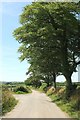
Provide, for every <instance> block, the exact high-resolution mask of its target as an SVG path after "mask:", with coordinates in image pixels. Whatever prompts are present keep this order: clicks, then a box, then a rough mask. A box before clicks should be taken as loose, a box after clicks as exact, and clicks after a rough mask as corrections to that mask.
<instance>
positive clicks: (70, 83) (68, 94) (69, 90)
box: [65, 74, 73, 99]
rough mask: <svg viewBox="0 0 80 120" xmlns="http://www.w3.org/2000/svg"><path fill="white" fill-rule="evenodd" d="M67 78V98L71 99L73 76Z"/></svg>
mask: <svg viewBox="0 0 80 120" xmlns="http://www.w3.org/2000/svg"><path fill="white" fill-rule="evenodd" d="M65 78H66V98H67V99H69V97H70V96H71V94H72V92H73V88H72V80H71V75H69V74H68V75H67V76H65Z"/></svg>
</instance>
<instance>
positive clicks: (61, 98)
mask: <svg viewBox="0 0 80 120" xmlns="http://www.w3.org/2000/svg"><path fill="white" fill-rule="evenodd" d="M79 93H80V88H77V89H76V91H75V92H74V93H73V94H72V95H71V97H70V98H69V100H66V98H65V88H64V87H62V88H57V90H56V91H54V90H50V89H49V90H48V91H47V95H48V96H49V97H50V98H51V99H52V102H55V103H56V104H57V105H58V106H59V107H60V108H61V109H62V110H63V111H65V112H66V113H68V115H69V116H70V117H72V118H77V120H80V116H79V115H80V96H79Z"/></svg>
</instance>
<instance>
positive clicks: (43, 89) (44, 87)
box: [39, 83, 47, 92]
mask: <svg viewBox="0 0 80 120" xmlns="http://www.w3.org/2000/svg"><path fill="white" fill-rule="evenodd" d="M39 91H42V92H46V91H47V84H46V83H42V85H41V86H40V88H39Z"/></svg>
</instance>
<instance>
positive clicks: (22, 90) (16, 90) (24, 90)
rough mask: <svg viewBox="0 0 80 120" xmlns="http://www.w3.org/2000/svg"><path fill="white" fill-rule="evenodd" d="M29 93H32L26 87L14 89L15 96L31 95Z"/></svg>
mask: <svg viewBox="0 0 80 120" xmlns="http://www.w3.org/2000/svg"><path fill="white" fill-rule="evenodd" d="M31 92H32V91H31V89H30V88H29V87H28V86H27V87H23V86H19V87H16V88H15V89H14V93H16V94H27V93H31Z"/></svg>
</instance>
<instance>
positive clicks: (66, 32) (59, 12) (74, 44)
mask: <svg viewBox="0 0 80 120" xmlns="http://www.w3.org/2000/svg"><path fill="white" fill-rule="evenodd" d="M78 6H79V3H32V4H31V5H28V6H26V7H24V11H23V13H22V15H21V17H20V23H21V24H22V26H21V27H19V28H17V29H16V30H15V31H14V36H15V38H16V40H18V42H19V43H21V47H20V48H19V51H20V52H21V53H22V55H21V57H20V59H21V60H24V59H27V60H28V61H29V62H30V63H31V64H34V65H36V67H39V71H40V72H41V71H43V72H42V73H45V74H46V75H45V76H47V77H48V78H49V77H52V76H53V77H54V78H55V76H54V75H56V74H61V73H62V74H63V75H64V76H65V78H66V83H67V85H66V88H67V91H68V94H67V96H69V94H70V92H71V90H72V80H71V75H72V73H73V72H74V71H76V67H77V65H78V64H80V61H78V62H77V58H78V56H79V46H78V43H79V41H80V39H79V27H78V25H79V23H80V20H79V19H77V17H76V15H78V14H79V12H80V9H79V7H78ZM51 65H52V66H51ZM55 65H56V67H55ZM42 66H44V67H42ZM50 66H51V67H50ZM46 67H47V68H46ZM44 68H46V70H45V69H44ZM54 81H55V80H54Z"/></svg>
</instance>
